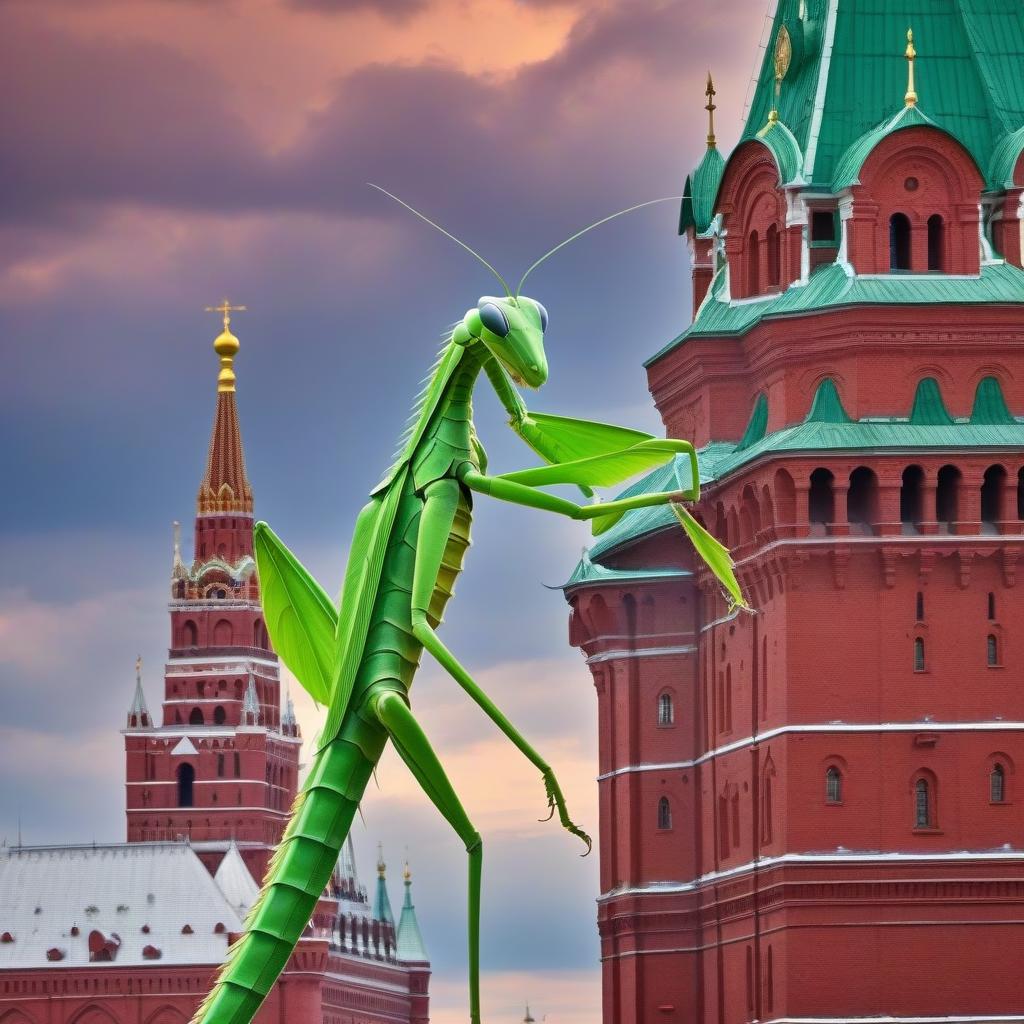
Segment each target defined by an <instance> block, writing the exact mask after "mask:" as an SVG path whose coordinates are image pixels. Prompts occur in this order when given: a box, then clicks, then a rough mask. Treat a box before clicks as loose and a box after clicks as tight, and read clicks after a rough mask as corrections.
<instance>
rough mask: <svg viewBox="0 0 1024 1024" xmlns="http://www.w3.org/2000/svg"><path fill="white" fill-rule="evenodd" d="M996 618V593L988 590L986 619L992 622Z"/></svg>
mask: <svg viewBox="0 0 1024 1024" xmlns="http://www.w3.org/2000/svg"><path fill="white" fill-rule="evenodd" d="M995 618H996V595H995V594H993V593H992V591H991V590H990V591H989V594H988V620H989V622H994V621H995Z"/></svg>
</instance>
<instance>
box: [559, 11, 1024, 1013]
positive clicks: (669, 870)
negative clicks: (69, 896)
mask: <svg viewBox="0 0 1024 1024" xmlns="http://www.w3.org/2000/svg"><path fill="white" fill-rule="evenodd" d="M908 27H912V28H913V38H912V39H908V37H907V30H908ZM1021 81H1024V9H1022V8H1021V6H1020V4H1018V3H1013V2H1010V0H987V2H985V3H977V2H974V0H929V2H927V3H918V2H914V3H911V2H903V3H899V2H892V0H849V2H843V3H838V2H836V0H779V3H778V5H777V10H776V13H775V15H774V21H773V24H772V30H771V36H770V39H769V45H768V47H767V50H766V54H765V59H764V63H763V66H762V67H761V69H760V71H759V75H758V79H757V88H756V91H755V93H754V97H753V101H752V104H751V107H750V111H749V116H748V120H747V124H746V128H745V131H744V133H743V136H742V138H741V141H740V143H739V145H738V146H737V147H736V149H735V150H734V151H733V152H732V153H731V154H730V155H729V156H728V158H727V159H726V158H724V157H723V155H722V154H720V153H719V152H718V149H717V145H716V140H715V134H714V126H713V120H712V122H711V124H710V125H709V133H708V150H707V153H706V155H705V157H704V159H703V161H702V162H701V164H700V166H699V167H698V168H697V170H696V171H695V172H694V173H693V174H691V175H690V177H689V178H688V180H687V186H686V190H685V198H684V201H683V207H682V218H681V225H680V228H681V234H683V235H684V236H685V238H686V241H687V243H688V246H689V249H690V253H691V257H692V260H691V263H692V280H693V302H694V305H693V309H694V317H693V321H692V323H691V325H690V326H689V327H688V328H687V329H686V330H685V331H684V332H683V333H682V334H681V335H680V336H679V337H678V338H676V339H674V340H673V341H671V342H670V343H669V344H668V345H666V346H665V347H663V348H662V349H661V350H660V351H658V352H657V353H656V354H655V355H654V356H653V357H652V358H651V359H650V360H648V362H647V364H646V366H647V372H648V380H649V385H650V390H651V393H652V396H653V398H654V401H655V404H656V406H657V408H658V410H659V412H660V413H661V416H662V418H663V421H664V423H665V427H666V431H667V433H668V434H669V435H670V436H674V437H681V438H687V439H691V440H694V441H695V443H696V444H697V445H698V447H699V449H700V452H701V472H702V481H701V483H702V497H701V500H700V502H699V504H698V505H697V506H696V509H695V512H696V513H698V514H699V517H700V519H701V521H702V522H703V523H704V525H705V526H706V527H707V528H708V529H710V530H711V531H712V532H713V533H714V534H715V535H716V536H717V537H718V538H719V539H720V540H722V541H723V542H724V543H726V544H727V545H728V546H729V547H730V548H731V549H732V551H733V553H734V556H735V558H736V560H737V566H738V575H739V577H740V580H741V582H742V585H743V587H744V590H745V593H746V595H747V597H748V600H749V602H750V604H751V605H752V606H753V608H754V609H755V611H754V613H753V614H746V613H743V612H740V611H737V610H736V609H732V608H730V607H729V605H728V603H727V601H726V600H725V599H723V597H722V595H721V594H720V593H719V591H718V588H717V586H716V585H715V583H714V581H713V580H712V579H710V578H709V576H708V574H707V573H706V572H704V571H702V570H701V568H700V567H699V566H698V565H696V564H695V562H694V559H693V557H692V556H691V552H690V551H689V550H688V549H687V545H686V543H685V539H684V535H683V534H682V532H681V531H680V530H679V529H678V527H677V526H676V525H675V520H674V518H673V517H672V515H671V513H670V512H669V511H667V510H665V509H664V508H654V509H644V510H639V511H636V512H632V513H628V514H627V515H626V516H624V517H622V519H621V520H620V521H619V522H618V523H617V524H616V525H615V526H613V527H612V529H611V530H609V531H608V532H607V533H606V534H604V535H602V536H601V537H600V538H598V540H597V542H596V543H595V544H594V545H593V546H592V548H591V550H590V551H589V553H588V554H587V556H585V558H584V559H583V561H582V562H581V563H580V565H579V566H578V567H577V569H576V571H575V573H574V574H573V576H572V578H571V579H570V581H569V583H568V584H567V585H566V596H567V598H568V600H569V603H570V605H571V608H572V611H571V619H570V640H571V642H572V643H573V644H574V645H575V646H577V647H579V648H580V649H581V650H582V652H583V653H584V655H585V657H586V660H587V664H588V666H589V669H590V671H591V673H592V676H593V680H594V685H595V688H596V691H597V699H598V707H599V729H600V774H599V786H600V813H601V842H600V855H601V890H602V894H601V896H600V899H599V904H598V925H599V930H600V934H601V947H602V961H603V986H604V992H603V999H604V1019H605V1021H606V1022H608V1024H612V1022H614V1024H638V1022H641V1021H643V1022H649V1021H662V1020H664V1021H698V1022H700V1024H737V1022H745V1021H754V1020H758V1021H796V1022H803V1021H807V1022H810V1021H814V1022H816V1024H819V1022H820V1024H832V1022H837V1024H838V1022H848V1021H857V1020H861V1019H864V1018H874V1019H878V1020H885V1021H889V1022H898V1021H904V1020H906V1021H908V1022H909V1021H914V1022H917V1024H924V1022H931V1021H935V1022H938V1021H948V1020H957V1021H996V1020H1000V1021H1022V1020H1024V974H1022V972H1021V971H1020V954H1019V950H1020V949H1021V948H1022V947H1024V838H1022V833H1024V802H1022V801H1024V792H1022V791H1019V785H1020V783H1019V781H1018V780H1017V775H1016V771H1017V763H1018V761H1022V759H1024V742H1022V740H1024V691H1022V690H1021V689H1020V686H1019V681H1020V679H1021V677H1022V673H1024V660H1022V659H1024V654H1022V651H1021V648H1020V647H1019V640H1018V638H1017V636H1016V633H1015V627H1014V623H1019V622H1020V621H1021V620H1022V616H1024V595H1022V592H1021V591H1020V590H1018V588H1017V587H1016V582H1017V569H1016V566H1017V561H1018V558H1020V557H1021V555H1022V554H1024V486H1022V481H1024V421H1022V416H1024V359H1022V355H1021V351H1020V349H1019V346H1020V344H1021V340H1022V323H1024V271H1022V269H1021V252H1022V250H1021V238H1022V215H1021V205H1020V198H1021V195H1022V191H1024V158H1022V154H1024V93H1022V92H1021V90H1020V82H1021ZM708 109H709V115H710V116H711V117H712V118H713V114H714V109H715V107H714V90H713V86H712V85H711V83H710V82H709V87H708ZM689 486H690V479H689V471H688V467H687V465H686V464H685V463H684V461H683V460H681V459H680V460H677V461H676V462H674V463H671V464H669V465H668V466H666V467H664V468H663V469H661V470H658V471H656V472H654V473H653V474H651V475H650V476H649V477H647V478H645V479H644V480H642V481H641V482H640V483H638V484H636V485H634V487H633V488H632V489H631V490H632V491H637V490H651V491H661V490H681V489H685V488H687V487H689Z"/></svg>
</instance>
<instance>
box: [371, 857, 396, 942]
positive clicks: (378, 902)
mask: <svg viewBox="0 0 1024 1024" xmlns="http://www.w3.org/2000/svg"><path fill="white" fill-rule="evenodd" d="M373 916H374V919H375V920H377V921H387V923H388V924H390V925H393V924H394V923H395V915H394V914H392V912H391V898H390V897H389V896H388V882H387V870H386V867H385V864H384V851H383V849H381V848H380V847H378V854H377V892H376V893H375V894H374V897H373Z"/></svg>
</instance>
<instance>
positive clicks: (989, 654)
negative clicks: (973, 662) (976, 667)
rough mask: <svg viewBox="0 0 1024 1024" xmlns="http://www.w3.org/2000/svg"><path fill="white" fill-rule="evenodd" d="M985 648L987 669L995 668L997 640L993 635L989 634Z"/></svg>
mask: <svg viewBox="0 0 1024 1024" xmlns="http://www.w3.org/2000/svg"><path fill="white" fill-rule="evenodd" d="M985 648H986V652H985V656H986V659H987V661H988V667H989V668H995V667H996V666H998V664H999V640H998V639H997V638H996V636H995V634H994V633H989V635H988V640H987V641H986V644H985Z"/></svg>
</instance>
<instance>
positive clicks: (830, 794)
mask: <svg viewBox="0 0 1024 1024" xmlns="http://www.w3.org/2000/svg"><path fill="white" fill-rule="evenodd" d="M825 802H826V803H830V804H841V803H842V802H843V777H842V775H840V773H839V769H838V768H836V767H835V766H832V767H831V768H829V770H828V771H827V772H825Z"/></svg>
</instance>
